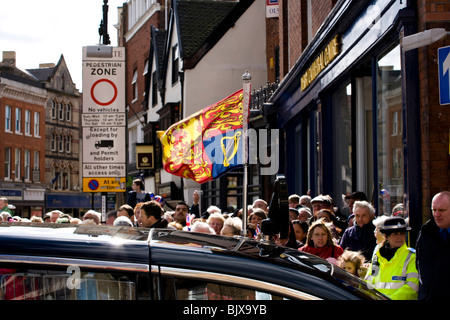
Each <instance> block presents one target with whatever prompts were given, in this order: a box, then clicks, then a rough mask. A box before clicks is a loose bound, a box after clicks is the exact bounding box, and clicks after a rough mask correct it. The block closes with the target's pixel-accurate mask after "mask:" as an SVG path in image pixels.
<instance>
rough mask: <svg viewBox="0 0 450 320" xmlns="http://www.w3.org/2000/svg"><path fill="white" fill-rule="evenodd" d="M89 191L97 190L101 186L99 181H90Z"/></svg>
mask: <svg viewBox="0 0 450 320" xmlns="http://www.w3.org/2000/svg"><path fill="white" fill-rule="evenodd" d="M88 186H89V189H91V190H97V189H98V187H99V186H100V184H99V183H98V181H97V180H90V181H89V183H88Z"/></svg>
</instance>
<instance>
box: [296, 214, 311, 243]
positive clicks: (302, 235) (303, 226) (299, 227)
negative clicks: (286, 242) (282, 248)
mask: <svg viewBox="0 0 450 320" xmlns="http://www.w3.org/2000/svg"><path fill="white" fill-rule="evenodd" d="M292 226H293V227H294V232H295V239H297V241H298V242H300V243H301V245H300V247H302V246H304V245H305V243H306V235H307V234H308V228H309V226H308V223H307V222H306V221H300V220H294V221H292Z"/></svg>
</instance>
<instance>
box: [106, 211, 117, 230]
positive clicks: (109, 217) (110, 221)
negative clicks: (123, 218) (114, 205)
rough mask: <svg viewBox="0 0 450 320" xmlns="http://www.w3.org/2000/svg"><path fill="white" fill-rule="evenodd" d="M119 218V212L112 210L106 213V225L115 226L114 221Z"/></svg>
mask: <svg viewBox="0 0 450 320" xmlns="http://www.w3.org/2000/svg"><path fill="white" fill-rule="evenodd" d="M116 218H117V210H110V211H108V212H107V213H106V225H107V226H112V225H114V220H116Z"/></svg>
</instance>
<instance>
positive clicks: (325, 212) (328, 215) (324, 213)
mask: <svg viewBox="0 0 450 320" xmlns="http://www.w3.org/2000/svg"><path fill="white" fill-rule="evenodd" d="M317 219H318V220H319V219H322V220H323V221H325V224H326V225H327V226H328V228H330V231H331V235H332V236H333V240H334V241H335V242H339V239H340V232H341V229H339V228H336V226H335V225H334V220H335V216H334V212H333V211H331V210H329V209H322V210H320V211H319V212H318V213H317Z"/></svg>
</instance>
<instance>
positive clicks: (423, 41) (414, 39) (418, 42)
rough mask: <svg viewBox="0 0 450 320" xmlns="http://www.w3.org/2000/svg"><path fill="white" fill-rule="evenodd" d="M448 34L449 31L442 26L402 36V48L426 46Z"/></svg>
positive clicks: (410, 48)
mask: <svg viewBox="0 0 450 320" xmlns="http://www.w3.org/2000/svg"><path fill="white" fill-rule="evenodd" d="M448 34H450V32H447V31H446V30H445V29H444V28H435V29H429V30H425V31H422V32H419V33H415V34H412V35H409V36H406V37H403V40H402V50H403V51H409V50H413V49H417V48H420V47H424V46H427V45H429V44H432V43H433V42H436V41H438V40H439V39H441V38H443V37H445V36H446V35H448Z"/></svg>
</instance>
